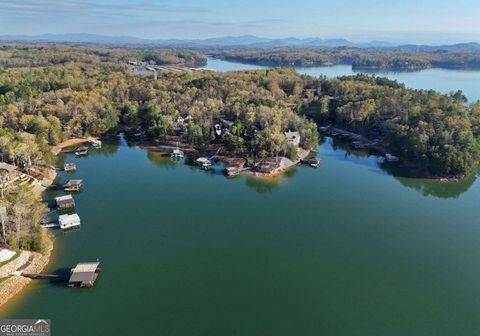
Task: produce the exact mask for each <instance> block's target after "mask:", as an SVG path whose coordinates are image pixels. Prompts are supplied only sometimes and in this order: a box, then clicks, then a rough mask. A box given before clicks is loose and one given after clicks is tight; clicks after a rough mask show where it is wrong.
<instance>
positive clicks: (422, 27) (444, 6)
mask: <svg viewBox="0 0 480 336" xmlns="http://www.w3.org/2000/svg"><path fill="white" fill-rule="evenodd" d="M479 17H480V1H479V0H455V1H451V0H449V1H446V0H401V1H389V0H356V1H355V0H334V1H332V0H329V1H324V0H297V1H285V0H275V1H274V0H237V1H230V0H201V1H200V0H197V1H195V0H176V1H166V0H140V1H135V0H95V1H93V0H0V35H4V34H10V35H12V34H28V35H34V34H42V33H94V34H104V35H129V36H137V37H143V38H150V39H166V38H192V39H193V38H206V37H218V36H224V35H247V34H248V35H250V34H251V35H257V36H262V37H289V36H295V37H321V38H340V37H342V38H348V39H350V40H353V41H367V40H373V39H377V40H388V41H392V42H402V43H445V42H466V41H477V42H480V18H479Z"/></svg>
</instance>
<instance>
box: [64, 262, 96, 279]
mask: <svg viewBox="0 0 480 336" xmlns="http://www.w3.org/2000/svg"><path fill="white" fill-rule="evenodd" d="M99 265H100V263H99V262H90V263H79V264H77V266H75V268H74V269H72V275H71V277H70V280H69V281H68V282H69V283H93V282H94V281H95V279H96V277H97V274H96V271H97V269H98V266H99Z"/></svg>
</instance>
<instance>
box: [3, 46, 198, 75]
mask: <svg viewBox="0 0 480 336" xmlns="http://www.w3.org/2000/svg"><path fill="white" fill-rule="evenodd" d="M130 60H140V61H144V62H147V63H150V64H158V65H165V64H182V65H185V66H189V67H200V66H204V65H205V64H206V63H207V59H206V57H205V56H204V55H202V54H200V53H197V52H195V51H190V50H183V49H172V48H161V49H152V48H149V49H120V48H83V47H82V48H80V47H71V46H67V45H53V46H52V45H45V46H42V45H15V44H6V45H3V46H1V45H0V69H1V68H20V67H44V66H52V65H62V64H67V63H82V64H99V63H104V64H110V66H111V67H113V68H114V69H113V70H121V69H122V68H123V67H124V64H125V63H126V62H128V61H130Z"/></svg>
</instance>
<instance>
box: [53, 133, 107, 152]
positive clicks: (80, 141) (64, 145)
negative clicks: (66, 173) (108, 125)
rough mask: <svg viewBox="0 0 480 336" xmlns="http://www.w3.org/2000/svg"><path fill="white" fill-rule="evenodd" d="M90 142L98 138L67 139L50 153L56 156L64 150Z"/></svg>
mask: <svg viewBox="0 0 480 336" xmlns="http://www.w3.org/2000/svg"><path fill="white" fill-rule="evenodd" d="M92 140H98V138H97V137H87V138H73V139H68V140H66V141H64V142H62V143H61V144H58V145H56V146H55V147H53V148H52V152H53V154H55V155H58V154H60V152H61V151H62V150H63V149H65V148H68V147H72V146H76V145H80V144H83V143H85V142H88V141H92Z"/></svg>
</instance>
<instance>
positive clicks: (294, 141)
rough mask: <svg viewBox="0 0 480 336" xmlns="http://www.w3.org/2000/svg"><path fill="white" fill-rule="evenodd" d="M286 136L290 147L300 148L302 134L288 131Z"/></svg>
mask: <svg viewBox="0 0 480 336" xmlns="http://www.w3.org/2000/svg"><path fill="white" fill-rule="evenodd" d="M284 134H285V137H286V138H287V142H288V144H289V145H294V146H300V133H298V132H292V131H288V132H285V133H284Z"/></svg>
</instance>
